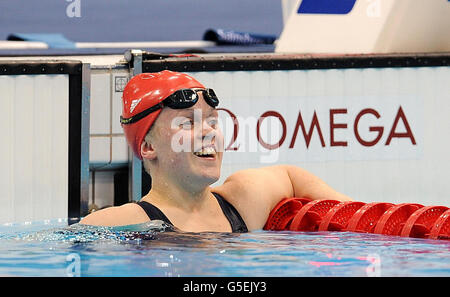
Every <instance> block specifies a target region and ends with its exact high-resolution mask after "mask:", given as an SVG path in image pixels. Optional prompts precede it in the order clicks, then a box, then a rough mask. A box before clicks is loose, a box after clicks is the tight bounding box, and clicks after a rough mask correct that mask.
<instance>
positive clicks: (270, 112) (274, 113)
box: [256, 110, 286, 150]
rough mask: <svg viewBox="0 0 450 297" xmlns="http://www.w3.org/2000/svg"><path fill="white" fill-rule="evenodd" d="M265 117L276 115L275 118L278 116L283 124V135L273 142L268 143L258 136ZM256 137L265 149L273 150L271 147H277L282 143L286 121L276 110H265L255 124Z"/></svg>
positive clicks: (284, 136)
mask: <svg viewBox="0 0 450 297" xmlns="http://www.w3.org/2000/svg"><path fill="white" fill-rule="evenodd" d="M267 117H276V118H278V119H279V120H280V122H281V125H282V126H283V135H282V136H281V139H280V140H279V141H278V142H277V143H275V144H268V143H266V142H264V141H263V140H262V139H261V137H260V131H259V130H260V126H261V123H262V121H263V120H264V119H265V118H267ZM256 137H257V138H258V142H259V143H260V144H261V145H262V146H263V147H265V148H266V149H269V150H273V149H276V148H279V147H280V146H281V145H282V144H283V142H284V140H285V138H286V121H285V120H284V118H283V117H282V116H281V114H279V113H278V112H276V111H272V110H271V111H266V112H265V113H263V114H262V115H261V116H260V117H259V119H258V124H257V125H256Z"/></svg>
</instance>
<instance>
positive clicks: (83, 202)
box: [80, 63, 91, 217]
mask: <svg viewBox="0 0 450 297" xmlns="http://www.w3.org/2000/svg"><path fill="white" fill-rule="evenodd" d="M90 101H91V65H90V64H89V63H83V66H82V76H81V166H80V167H81V172H80V216H81V217H83V216H86V215H87V214H88V210H89V141H90V134H89V133H90V132H89V129H90V127H89V118H90Z"/></svg>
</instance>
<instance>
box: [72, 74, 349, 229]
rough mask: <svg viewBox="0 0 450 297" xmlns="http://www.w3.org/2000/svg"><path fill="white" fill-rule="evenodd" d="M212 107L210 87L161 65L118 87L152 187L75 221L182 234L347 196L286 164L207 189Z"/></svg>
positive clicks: (217, 136)
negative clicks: (290, 201) (288, 203)
mask: <svg viewBox="0 0 450 297" xmlns="http://www.w3.org/2000/svg"><path fill="white" fill-rule="evenodd" d="M218 104H219V99H218V98H217V96H216V94H215V93H214V91H213V90H212V89H208V88H206V87H205V86H204V85H202V84H201V83H200V82H198V81H197V80H196V79H194V78H193V77H191V76H189V75H187V74H184V73H179V72H173V71H168V70H164V71H162V72H158V73H142V74H139V75H136V76H134V77H133V78H132V79H131V80H130V81H129V82H128V84H127V85H126V87H125V89H124V92H123V112H122V116H121V124H122V127H123V129H124V133H125V136H126V139H127V142H128V145H129V146H130V147H131V149H132V150H133V152H134V154H135V155H136V156H137V157H139V158H140V159H141V160H142V161H143V164H144V168H145V170H146V171H147V172H148V173H149V174H150V176H151V178H152V188H151V190H150V191H149V193H147V194H146V195H145V196H144V197H142V199H141V200H140V201H139V202H138V203H132V202H130V203H127V204H124V205H122V206H115V207H109V208H105V209H102V210H99V211H95V212H93V213H91V214H89V215H88V216H86V217H84V218H83V219H82V220H81V221H80V223H81V224H87V225H97V226H121V225H131V224H140V223H145V222H148V221H149V220H163V221H165V222H167V223H169V224H171V225H173V226H174V227H176V228H177V229H179V230H181V231H187V232H248V231H251V230H260V229H262V228H263V226H264V224H265V223H266V220H267V218H268V216H269V213H270V211H271V210H272V209H273V208H274V207H275V205H276V204H277V203H278V202H279V201H280V200H282V199H283V198H286V197H307V198H310V199H312V200H318V199H334V200H340V201H348V200H352V199H351V198H350V197H348V196H346V195H344V194H342V193H339V192H337V191H336V190H334V189H333V188H331V187H330V186H328V185H327V184H326V183H325V182H324V181H323V180H321V179H320V178H318V177H317V176H315V175H313V174H311V173H310V172H308V171H306V170H304V169H302V168H299V167H297V166H292V165H274V166H268V167H262V168H257V169H245V170H241V171H237V172H235V173H233V174H232V175H230V176H229V177H227V179H226V180H225V182H224V183H223V184H222V185H219V186H215V187H211V185H212V184H213V183H215V182H216V181H217V180H218V179H219V178H220V170H221V165H222V157H223V150H224V149H223V134H222V132H221V129H220V127H218V112H217V110H216V106H217V105H218ZM196 115H197V116H196ZM198 115H200V116H198ZM199 119H200V120H199ZM195 121H198V122H195ZM183 145H184V146H185V147H184V149H182V150H180V149H179V147H180V146H183ZM186 146H189V149H186Z"/></svg>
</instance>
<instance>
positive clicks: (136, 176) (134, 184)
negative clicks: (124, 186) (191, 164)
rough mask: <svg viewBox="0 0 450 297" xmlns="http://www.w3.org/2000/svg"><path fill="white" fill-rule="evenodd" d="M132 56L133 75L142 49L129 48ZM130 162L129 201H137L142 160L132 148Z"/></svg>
mask: <svg viewBox="0 0 450 297" xmlns="http://www.w3.org/2000/svg"><path fill="white" fill-rule="evenodd" d="M131 55H132V56H133V60H132V61H133V76H135V75H137V74H139V73H142V51H141V50H131ZM128 154H129V158H130V163H129V174H128V185H129V187H128V189H129V199H130V201H139V200H141V198H142V162H141V160H140V159H139V158H138V157H136V156H135V155H134V154H133V152H132V150H130V149H129V150H128Z"/></svg>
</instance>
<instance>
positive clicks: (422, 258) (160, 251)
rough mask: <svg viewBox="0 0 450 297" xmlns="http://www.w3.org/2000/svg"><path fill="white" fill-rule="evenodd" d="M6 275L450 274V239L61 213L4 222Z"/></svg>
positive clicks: (0, 265)
mask: <svg viewBox="0 0 450 297" xmlns="http://www.w3.org/2000/svg"><path fill="white" fill-rule="evenodd" d="M0 276H174V277H175V276H183V277H184V276H186V277H191V276H213V277H214V276H233V277H235V276H253V277H255V276H269V277H270V276H277V277H279V276H450V241H438V240H424V239H414V238H402V237H392V236H382V235H375V234H360V233H350V232H314V233H311V232H310V233H308V232H288V231H283V232H275V231H262V230H261V231H256V232H250V233H246V234H230V233H184V232H179V231H176V230H173V229H171V228H170V227H169V226H167V225H164V224H163V223H159V222H152V223H147V224H140V225H132V226H127V227H120V228H110V227H109V228H105V227H103V228H102V227H89V226H83V225H78V224H75V225H71V226H67V221H65V220H59V221H58V220H53V221H46V222H34V223H28V224H11V225H3V226H0Z"/></svg>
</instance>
